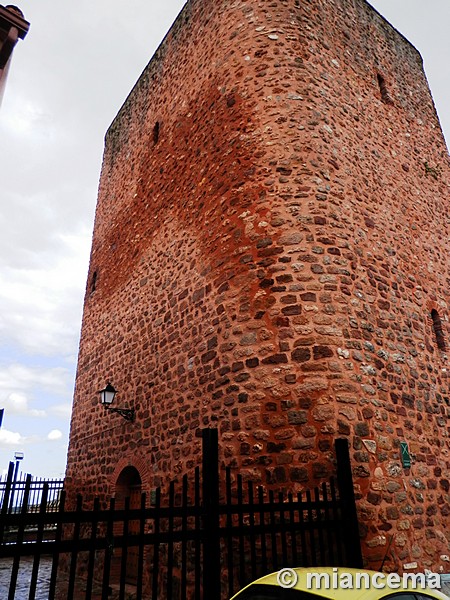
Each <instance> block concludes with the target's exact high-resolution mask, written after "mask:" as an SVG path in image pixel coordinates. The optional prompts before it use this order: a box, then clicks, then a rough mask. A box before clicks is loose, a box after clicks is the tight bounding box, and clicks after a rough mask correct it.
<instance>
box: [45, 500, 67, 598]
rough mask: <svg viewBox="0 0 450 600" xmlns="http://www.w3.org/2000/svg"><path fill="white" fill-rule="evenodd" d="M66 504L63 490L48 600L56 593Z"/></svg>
mask: <svg viewBox="0 0 450 600" xmlns="http://www.w3.org/2000/svg"><path fill="white" fill-rule="evenodd" d="M65 504H66V492H65V490H63V491H62V492H61V497H60V500H59V510H58V514H57V516H56V517H55V518H56V522H57V525H56V535H55V545H54V551H53V560H52V572H51V575H50V587H49V591H48V600H54V598H55V593H56V579H57V576H58V563H59V549H60V546H59V544H60V542H61V537H62V528H63V516H64V508H65Z"/></svg>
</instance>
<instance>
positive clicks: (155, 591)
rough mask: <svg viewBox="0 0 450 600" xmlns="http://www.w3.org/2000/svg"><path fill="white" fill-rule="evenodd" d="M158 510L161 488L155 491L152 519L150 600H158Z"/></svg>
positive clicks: (159, 515) (159, 517)
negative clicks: (153, 536)
mask: <svg viewBox="0 0 450 600" xmlns="http://www.w3.org/2000/svg"><path fill="white" fill-rule="evenodd" d="M160 508H161V488H157V489H156V497H155V517H154V534H155V541H154V543H153V573H152V578H153V579H152V600H158V587H159V585H158V583H159V531H160V525H161V523H160V519H161V514H160Z"/></svg>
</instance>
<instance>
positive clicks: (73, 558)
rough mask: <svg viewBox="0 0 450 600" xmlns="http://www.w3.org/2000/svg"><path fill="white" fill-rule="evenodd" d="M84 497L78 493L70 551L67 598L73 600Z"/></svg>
mask: <svg viewBox="0 0 450 600" xmlns="http://www.w3.org/2000/svg"><path fill="white" fill-rule="evenodd" d="M82 506H83V498H82V497H81V496H80V495H79V494H78V496H77V506H76V512H75V513H74V515H73V517H74V528H73V537H72V552H71V553H70V570H69V584H68V589H67V600H73V598H74V591H75V576H76V572H77V560H78V540H79V539H80V529H81V518H82Z"/></svg>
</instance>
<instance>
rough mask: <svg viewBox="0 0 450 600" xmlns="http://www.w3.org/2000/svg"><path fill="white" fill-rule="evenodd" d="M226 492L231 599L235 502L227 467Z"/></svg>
mask: <svg viewBox="0 0 450 600" xmlns="http://www.w3.org/2000/svg"><path fill="white" fill-rule="evenodd" d="M225 482H226V483H225V490H226V496H225V497H226V503H227V525H226V527H227V564H228V574H227V579H228V596H229V597H230V598H231V596H233V592H234V564H233V556H234V552H233V516H234V515H233V502H232V493H231V469H230V467H227V470H226V475H225Z"/></svg>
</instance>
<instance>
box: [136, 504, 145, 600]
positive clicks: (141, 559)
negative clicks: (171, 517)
mask: <svg viewBox="0 0 450 600" xmlns="http://www.w3.org/2000/svg"><path fill="white" fill-rule="evenodd" d="M146 498H147V496H146V495H145V494H141V510H140V519H139V556H138V577H137V585H136V600H142V588H143V579H144V543H145V537H144V536H145V501H146Z"/></svg>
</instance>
